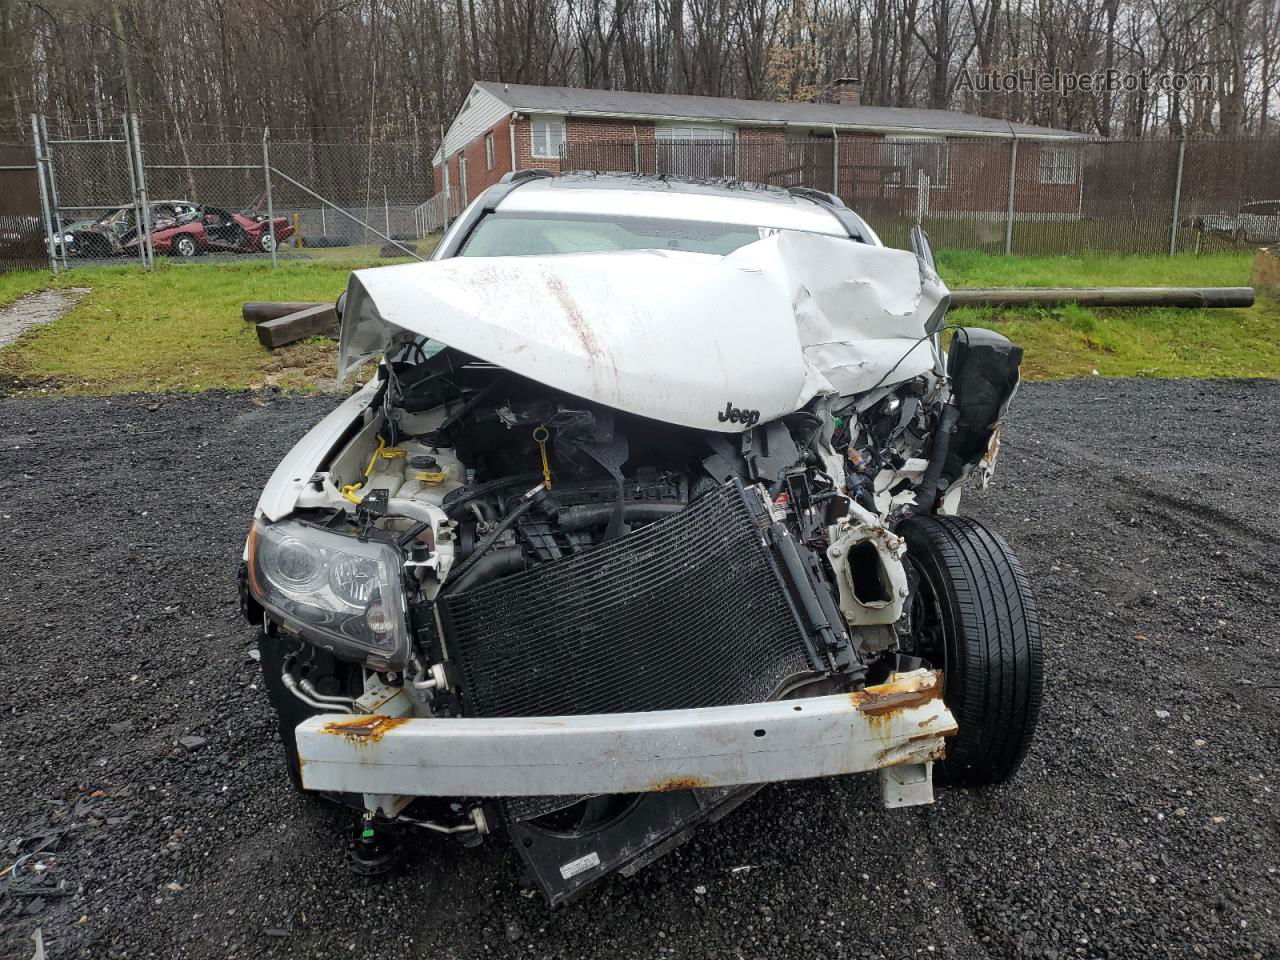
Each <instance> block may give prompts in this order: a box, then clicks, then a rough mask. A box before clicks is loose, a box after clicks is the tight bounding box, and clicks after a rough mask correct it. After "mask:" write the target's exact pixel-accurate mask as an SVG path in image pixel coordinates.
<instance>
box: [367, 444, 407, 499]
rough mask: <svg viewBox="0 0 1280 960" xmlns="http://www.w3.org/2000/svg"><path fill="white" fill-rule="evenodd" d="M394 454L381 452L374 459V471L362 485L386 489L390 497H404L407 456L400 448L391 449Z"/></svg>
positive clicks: (368, 488) (375, 488)
mask: <svg viewBox="0 0 1280 960" xmlns="http://www.w3.org/2000/svg"><path fill="white" fill-rule="evenodd" d="M390 452H391V453H392V454H393V455H392V456H385V455H383V454H381V453H380V454H379V455H378V456H377V458H376V459H375V460H374V464H373V472H372V473H370V474H369V478H368V479H367V480H366V481H365V482H364V486H362V487H361V492H362V493H363V492H364V491H367V490H386V491H387V496H388V497H402V496H404V494H403V493H402V492H401V488H402V487H403V486H404V479H405V462H406V459H407V458H406V456H405V455H404V454H403V453H402V452H401V451H400V450H392V451H390Z"/></svg>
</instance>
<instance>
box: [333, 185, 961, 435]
mask: <svg viewBox="0 0 1280 960" xmlns="http://www.w3.org/2000/svg"><path fill="white" fill-rule="evenodd" d="M518 193H519V191H517V192H516V195H518ZM946 296H947V289H946V287H945V286H943V284H942V282H941V281H940V280H939V279H938V277H937V275H936V274H934V273H933V271H932V270H930V269H929V268H927V267H925V266H924V265H923V264H922V263H921V262H920V261H919V260H918V259H917V258H916V257H915V255H914V254H911V253H907V252H905V251H902V250H892V249H889V248H887V247H877V246H871V245H868V244H861V243H855V242H852V241H850V240H848V239H834V238H830V237H822V236H816V235H812V234H804V233H796V232H789V231H788V232H780V233H775V234H773V235H772V236H767V237H765V238H764V239H762V240H760V241H758V242H756V243H751V244H748V245H747V246H745V247H741V248H739V249H738V250H735V251H734V252H733V253H730V254H728V255H727V256H724V257H719V256H714V255H708V254H694V253H680V252H674V251H658V250H652V251H628V252H618V253H590V254H562V255H558V256H531V257H475V258H466V257H463V258H456V259H450V260H440V261H434V262H430V263H415V264H404V265H400V266H393V267H382V268H378V269H372V270H359V271H356V272H355V273H353V274H352V276H351V281H350V284H349V286H348V289H347V303H346V312H345V313H344V322H343V324H342V341H341V347H340V351H339V369H340V371H341V372H342V374H343V375H345V374H346V373H347V372H349V371H350V370H352V369H354V368H355V367H356V366H358V365H359V364H361V363H362V362H364V361H365V360H368V359H372V358H373V357H375V356H377V355H378V354H380V353H382V352H383V351H385V350H386V349H388V348H389V347H390V346H391V345H392V344H393V343H395V342H398V341H401V340H405V339H414V338H416V337H430V338H432V339H435V340H438V341H440V342H442V343H445V344H447V345H448V346H451V347H454V348H456V349H458V350H461V351H463V352H464V353H468V354H471V355H472V356H475V357H478V358H480V359H481V360H485V361H487V362H489V363H493V364H496V365H498V366H501V367H504V368H505V369H507V370H510V371H512V372H513V373H517V374H520V375H521V376H525V377H529V378H530V379H532V380H536V381H538V382H540V383H543V384H546V385H547V386H549V387H552V388H554V389H558V390H563V391H564V392H566V393H569V394H572V395H575V396H579V397H583V398H585V399H588V400H592V401H595V402H597V403H602V404H605V405H607V406H611V407H615V408H617V409H620V410H625V411H627V412H630V413H634V414H638V415H640V416H645V417H650V418H652V419H655V420H661V421H663V422H666V423H673V424H679V425H682V426H688V427H694V428H697V429H702V430H713V431H717V432H722V433H737V432H741V431H742V430H744V429H747V428H748V426H749V425H750V424H749V423H746V422H742V421H741V420H740V419H736V418H734V417H733V416H732V414H731V413H730V411H731V410H734V409H736V410H742V411H752V412H755V413H758V414H759V416H758V417H757V418H755V419H756V420H758V421H760V422H766V421H769V420H773V419H776V418H778V417H781V416H784V415H786V414H789V413H792V412H794V411H795V410H797V409H799V408H800V407H802V406H804V405H805V404H806V403H807V402H808V401H809V400H810V399H812V398H813V397H814V396H816V395H818V394H831V393H835V394H842V395H851V394H856V393H859V392H862V391H864V390H868V389H870V388H871V387H873V386H875V385H877V383H878V382H879V381H881V380H888V381H889V382H901V381H904V380H909V379H911V378H913V377H915V376H917V375H920V374H922V373H925V372H926V371H928V370H931V369H932V368H933V366H934V356H933V349H932V344H931V343H930V342H929V340H928V338H927V331H926V327H927V325H928V323H929V321H930V318H931V317H933V316H934V315H935V313H936V312H937V311H938V310H939V309H940V308H941V306H942V305H943V302H944V298H945V297H946ZM889 378H892V379H891V380H890V379H889Z"/></svg>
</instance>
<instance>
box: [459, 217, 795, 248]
mask: <svg viewBox="0 0 1280 960" xmlns="http://www.w3.org/2000/svg"><path fill="white" fill-rule="evenodd" d="M775 232H777V231H776V230H775V229H774V228H772V227H752V226H744V225H743V224H737V223H704V222H701V221H694V220H667V219H661V218H657V217H616V216H611V217H597V216H589V215H574V214H564V213H501V212H498V213H493V214H490V215H489V216H487V217H485V218H484V219H483V220H481V221H480V223H479V224H477V225H476V228H475V230H474V231H472V233H471V236H470V237H468V238H467V242H466V245H465V246H464V247H463V248H462V250H461V251H459V254H458V255H459V256H463V257H512V256H534V255H539V254H556V253H602V252H606V251H610V250H685V251H690V252H692V253H715V254H720V255H722V256H723V255H724V254H727V253H732V252H733V251H734V250H737V249H738V248H739V247H743V246H746V245H747V244H748V243H754V242H755V241H757V240H759V239H761V238H762V237H767V236H769V235H770V234H772V233H775Z"/></svg>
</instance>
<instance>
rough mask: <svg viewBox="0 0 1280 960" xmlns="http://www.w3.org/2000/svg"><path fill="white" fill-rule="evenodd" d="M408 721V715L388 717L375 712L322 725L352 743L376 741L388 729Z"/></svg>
mask: <svg viewBox="0 0 1280 960" xmlns="http://www.w3.org/2000/svg"><path fill="white" fill-rule="evenodd" d="M408 722H409V718H408V717H388V716H384V715H383V714H376V713H375V714H369V715H367V716H360V717H352V718H351V719H350V720H334V721H333V722H332V723H326V724H325V725H324V732H325V733H327V734H330V735H332V736H335V737H346V738H347V739H348V740H350V741H351V742H352V743H360V744H365V743H377V742H378V741H379V740H381V739H382V738H383V737H384V736H385V735H386V734H387V733H388V731H391V730H394V729H395V728H396V727H398V726H400V725H401V724H404V723H408Z"/></svg>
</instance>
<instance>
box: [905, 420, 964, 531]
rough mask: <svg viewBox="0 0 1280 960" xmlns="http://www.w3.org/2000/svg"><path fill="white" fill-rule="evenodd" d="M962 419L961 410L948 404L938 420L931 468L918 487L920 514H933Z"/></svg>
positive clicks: (917, 507)
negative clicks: (952, 439) (957, 425)
mask: <svg viewBox="0 0 1280 960" xmlns="http://www.w3.org/2000/svg"><path fill="white" fill-rule="evenodd" d="M959 419H960V408H959V407H957V406H956V405H955V404H954V403H948V404H947V405H946V406H945V407H943V408H942V416H941V417H940V418H939V420H938V429H937V430H935V431H934V432H933V450H932V451H930V453H929V466H928V468H927V469H926V470H925V472H924V479H923V480H921V481H920V486H918V487H916V509H915V512H916V513H918V514H923V513H933V505H934V504H935V503H936V502H937V500H938V483H939V482H940V481H941V479H942V468H943V467H944V466H946V463H947V454H948V453H950V452H951V435H952V434H954V433H955V432H956V421H958V420H959Z"/></svg>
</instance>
